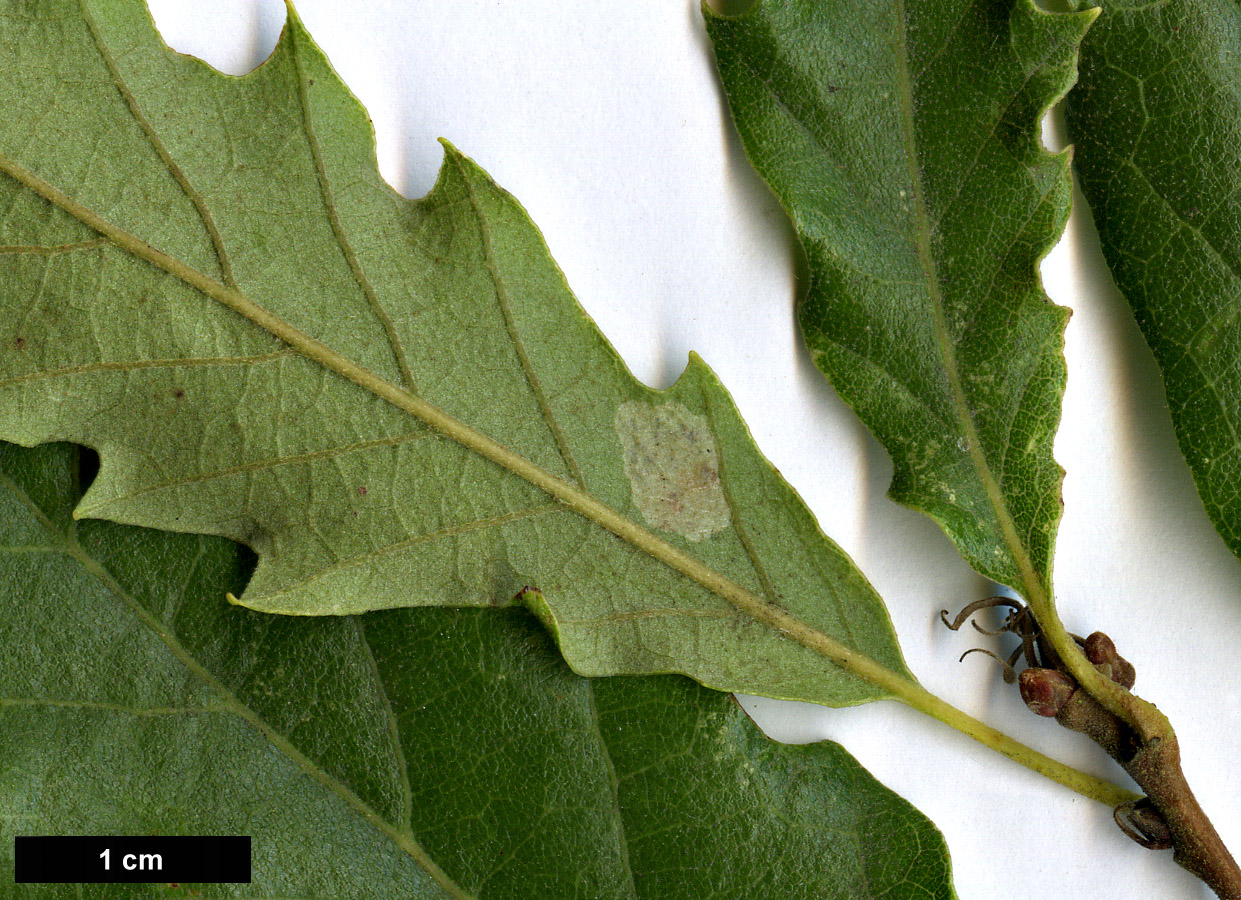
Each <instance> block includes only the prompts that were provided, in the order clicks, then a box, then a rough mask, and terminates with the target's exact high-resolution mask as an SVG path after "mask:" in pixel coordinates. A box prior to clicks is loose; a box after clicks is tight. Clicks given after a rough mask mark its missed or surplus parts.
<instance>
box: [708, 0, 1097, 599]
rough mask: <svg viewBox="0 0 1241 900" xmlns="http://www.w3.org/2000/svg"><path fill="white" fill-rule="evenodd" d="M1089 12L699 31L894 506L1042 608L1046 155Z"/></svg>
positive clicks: (749, 23)
mask: <svg viewBox="0 0 1241 900" xmlns="http://www.w3.org/2000/svg"><path fill="white" fill-rule="evenodd" d="M1090 19H1091V16H1090V14H1075V15H1051V14H1047V13H1043V12H1041V11H1039V10H1038V9H1037V8H1036V7H1035V6H1034V4H1033V3H1032V2H1029V0H1016V2H1013V3H999V4H985V5H981V4H975V3H971V2H956V0H952V2H925V3H908V4H906V3H903V2H892V0H880V2H869V3H865V4H862V5H861V6H858V5H856V4H854V5H842V4H822V3H812V2H809V0H791V2H787V3H772V2H763V3H760V4H758V5H757V6H756V7H755V8H754V9H752V10H751V11H750V12H749V13H747V14H745V15H744V16H741V17H737V18H724V17H719V16H715V15H711V14H708V26H709V30H710V33H711V36H712V40H713V42H714V44H715V50H716V57H717V60H718V63H719V68H720V73H721V76H722V78H723V81H724V85H725V92H726V94H727V96H728V101H729V105H730V108H731V110H732V113H733V117H734V119H735V121H736V123H737V127H738V129H739V130H740V133H741V136H742V140H743V143H744V144H745V147H746V152H747V153H748V155H749V157H750V160H751V162H752V163H753V164H754V166H755V167H756V168H757V169H758V171H759V173H760V174H761V175H762V176H763V178H764V179H766V181H767V182H768V183H769V184H770V185H771V187H772V189H773V190H774V191H775V193H776V195H777V196H778V197H779V198H780V200H781V202H782V203H783V205H784V206H785V208H786V210H788V212H789V214H790V215H791V216H792V218H793V222H794V225H795V227H796V229H797V232H798V235H799V237H800V239H801V242H802V246H803V248H804V249H805V252H806V255H807V257H808V261H809V266H810V284H809V287H808V290H807V294H806V297H805V298H804V300H803V302H802V305H801V308H800V321H801V326H802V330H803V334H804V335H805V338H806V342H807V344H808V346H809V348H810V351H811V354H812V356H813V357H814V359H815V362H816V363H817V364H818V366H819V368H820V369H822V370H823V371H824V372H825V373H826V374H827V375H828V377H829V378H830V379H831V381H832V383H833V384H834V385H835V387H836V389H837V390H838V391H839V393H840V394H841V396H842V397H843V398H844V399H845V400H846V402H848V403H849V404H850V405H851V406H853V408H854V409H855V410H856V411H857V413H858V415H859V416H860V417H861V418H862V420H863V421H864V422H865V423H866V424H867V425H868V426H869V427H870V429H871V430H872V431H873V432H874V433H875V434H876V436H877V437H878V438H879V440H880V441H881V442H882V443H883V445H884V446H885V447H886V448H887V450H888V452H889V453H890V454H891V456H892V459H893V463H894V468H895V472H894V476H893V481H892V486H891V489H890V494H891V496H892V497H893V498H894V499H896V500H898V501H899V502H901V503H904V504H906V505H908V506H911V507H913V508H915V509H919V510H921V511H923V512H925V513H926V514H928V515H929V516H931V517H932V518H934V519H935V520H936V521H938V522H939V523H940V524H941V525H942V526H943V527H944V529H945V531H946V532H947V533H948V535H949V537H951V538H952V540H953V541H954V542H955V543H956V545H957V547H958V549H959V550H960V551H961V553H962V554H963V555H964V556H965V558H966V559H967V560H968V561H969V563H970V564H971V565H972V566H973V567H974V568H975V569H977V570H978V571H979V572H981V573H982V574H984V575H986V576H987V577H989V578H992V579H994V580H995V581H998V582H1001V583H1003V584H1007V585H1010V586H1012V587H1014V588H1016V589H1017V590H1019V591H1021V592H1022V593H1024V594H1027V595H1028V596H1027V599H1031V596H1030V595H1040V594H1042V595H1046V594H1047V593H1048V592H1049V588H1050V568H1051V551H1052V545H1053V543H1054V538H1055V531H1056V526H1057V524H1058V522H1059V518H1060V496H1059V491H1060V478H1061V474H1062V473H1061V470H1060V468H1059V466H1057V465H1056V463H1055V461H1054V460H1053V459H1052V440H1053V437H1054V434H1055V429H1056V424H1057V422H1058V419H1059V415H1060V412H1059V410H1060V398H1061V395H1062V393H1063V389H1064V378H1065V369H1064V361H1063V357H1062V354H1061V350H1062V345H1063V330H1064V324H1065V321H1066V318H1067V312H1066V311H1065V310H1063V309H1061V308H1058V307H1056V306H1054V305H1052V304H1051V303H1050V302H1049V301H1048V299H1047V297H1046V296H1045V295H1044V294H1043V292H1042V290H1041V288H1040V286H1039V282H1038V277H1037V272H1036V264H1037V262H1038V260H1039V259H1040V258H1041V257H1042V256H1043V254H1044V253H1046V252H1047V250H1048V249H1049V248H1050V247H1051V245H1052V244H1053V243H1054V241H1055V239H1056V237H1057V236H1058V234H1059V232H1060V230H1061V228H1062V227H1063V225H1064V222H1065V219H1066V217H1067V215H1068V208H1069V182H1068V173H1067V165H1068V160H1067V156H1066V155H1064V154H1060V155H1053V154H1050V153H1048V152H1047V151H1046V150H1045V149H1044V148H1043V147H1042V146H1041V145H1040V144H1039V141H1038V137H1037V135H1038V122H1039V118H1040V116H1041V114H1042V113H1043V112H1044V111H1045V110H1046V108H1047V107H1048V106H1049V105H1050V104H1051V103H1052V102H1053V101H1054V100H1055V99H1056V98H1057V97H1058V96H1059V95H1060V94H1062V93H1063V92H1064V91H1065V90H1066V89H1067V88H1068V86H1069V84H1071V82H1072V79H1073V72H1074V63H1075V50H1076V46H1077V43H1078V41H1079V40H1080V39H1081V37H1082V34H1083V33H1084V31H1085V29H1086V27H1087V26H1088V24H1089V22H1090Z"/></svg>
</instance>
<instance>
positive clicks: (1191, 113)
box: [1065, 0, 1241, 555]
mask: <svg viewBox="0 0 1241 900" xmlns="http://www.w3.org/2000/svg"><path fill="white" fill-rule="evenodd" d="M1092 5H1094V4H1092ZM1097 6H1098V7H1099V8H1100V9H1102V10H1103V13H1102V15H1100V17H1099V22H1098V24H1097V25H1096V26H1095V28H1094V29H1092V31H1091V34H1090V37H1089V38H1088V39H1087V40H1086V41H1085V42H1084V43H1083V44H1082V71H1081V79H1080V82H1079V84H1078V86H1077V87H1076V88H1075V89H1074V90H1073V91H1072V92H1071V93H1070V94H1069V96H1068V98H1067V99H1066V101H1065V107H1066V115H1067V119H1068V126H1069V133H1070V135H1071V137H1072V138H1073V140H1074V142H1075V143H1076V145H1077V153H1076V156H1075V159H1074V166H1075V168H1076V169H1077V173H1078V176H1079V178H1080V179H1081V185H1082V191H1083V193H1084V194H1085V195H1086V198H1087V200H1088V201H1089V202H1090V206H1091V210H1092V212H1093V213H1094V219H1095V225H1096V226H1097V227H1098V229H1099V237H1100V239H1101V241H1102V244H1103V254H1104V256H1105V257H1106V258H1107V262H1108V265H1109V267H1110V268H1111V270H1112V276H1113V277H1114V278H1115V280H1116V285H1117V287H1119V288H1120V290H1121V292H1122V293H1123V294H1124V295H1125V297H1126V299H1127V300H1128V301H1129V303H1130V305H1131V306H1132V307H1133V311H1134V314H1135V315H1136V317H1137V321H1138V325H1139V326H1140V327H1141V329H1142V333H1143V334H1144V335H1145V337H1146V340H1147V343H1149V344H1150V347H1151V349H1152V350H1153V351H1154V354H1155V360H1156V361H1157V362H1158V364H1159V368H1160V370H1161V372H1162V374H1163V379H1164V385H1165V387H1166V389H1167V395H1168V405H1169V408H1170V411H1171V414H1172V423H1173V426H1174V427H1175V429H1176V434H1177V439H1178V441H1179V442H1180V446H1181V451H1182V452H1183V453H1184V454H1185V459H1186V460H1187V461H1188V463H1189V468H1190V471H1191V472H1192V473H1193V477H1194V482H1195V484H1196V485H1197V488H1198V493H1199V495H1200V496H1201V497H1202V500H1203V503H1204V504H1205V506H1206V510H1207V514H1208V515H1209V516H1210V517H1211V521H1212V522H1213V523H1214V524H1215V527H1216V529H1217V530H1218V531H1219V532H1220V534H1221V535H1222V536H1223V538H1224V541H1225V542H1226V543H1227V544H1228V546H1229V548H1230V549H1231V550H1232V552H1233V553H1234V554H1237V555H1241V490H1239V489H1238V485H1241V438H1239V437H1238V435H1239V434H1241V368H1239V363H1238V361H1239V360H1241V267H1239V266H1238V260H1241V227H1238V226H1239V224H1241V199H1239V198H1241V180H1239V177H1238V171H1241V170H1239V168H1238V166H1239V165H1241V113H1239V112H1238V102H1239V100H1241V73H1238V71H1237V67H1236V65H1235V62H1234V60H1235V55H1236V54H1237V53H1238V52H1239V51H1241V11H1238V9H1237V6H1236V4H1233V3H1217V2H1207V0H1197V2H1193V3H1185V2H1168V3H1158V4H1134V5H1130V4H1124V5H1122V4H1114V3H1100V4H1097Z"/></svg>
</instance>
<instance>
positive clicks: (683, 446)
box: [616, 401, 731, 541]
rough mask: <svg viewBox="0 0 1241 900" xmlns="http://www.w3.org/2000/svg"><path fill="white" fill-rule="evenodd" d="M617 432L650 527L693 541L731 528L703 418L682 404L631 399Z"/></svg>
mask: <svg viewBox="0 0 1241 900" xmlns="http://www.w3.org/2000/svg"><path fill="white" fill-rule="evenodd" d="M616 433H617V434H618V435H619V436H620V441H621V447H622V448H623V449H624V454H625V475H627V476H628V477H629V484H630V486H631V487H632V488H633V502H634V504H635V505H636V506H637V507H638V509H639V510H640V511H641V513H642V516H643V518H645V519H646V521H647V522H648V523H649V524H650V525H652V526H654V527H655V528H661V529H663V530H664V531H675V532H676V533H677V534H679V535H681V536H683V537H687V538H689V539H690V540H691V541H701V540H702V539H703V538H705V537H708V536H710V535H712V534H714V533H715V532H717V531H719V530H721V529H723V528H727V527H728V523H729V520H730V518H731V514H730V512H729V509H728V500H727V499H726V498H725V497H724V488H723V487H722V486H721V485H720V467H719V457H718V455H717V454H716V450H715V438H714V436H713V435H712V434H711V429H710V428H709V427H708V426H707V420H706V418H705V417H703V416H700V415H696V414H695V413H692V412H690V411H689V410H688V409H686V408H685V407H684V406H682V405H681V404H680V403H664V404H662V405H660V406H655V405H653V404H650V403H642V402H640V401H630V402H629V403H623V404H621V406H620V408H619V409H618V410H617V411H616Z"/></svg>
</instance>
